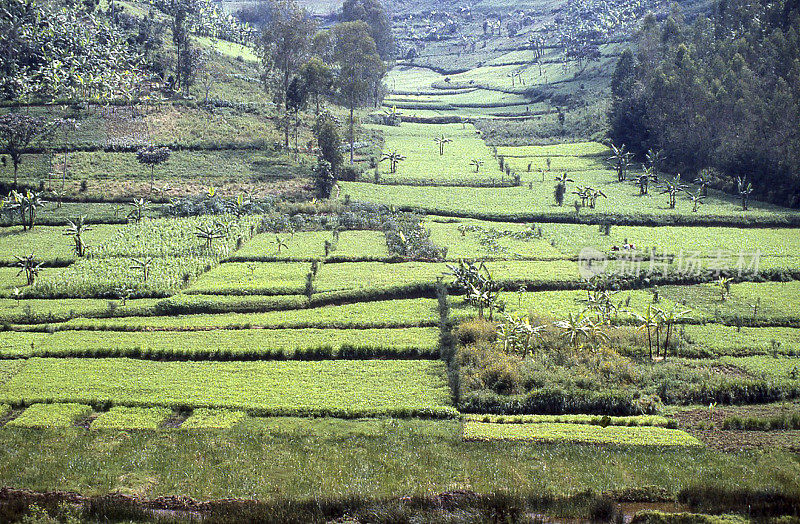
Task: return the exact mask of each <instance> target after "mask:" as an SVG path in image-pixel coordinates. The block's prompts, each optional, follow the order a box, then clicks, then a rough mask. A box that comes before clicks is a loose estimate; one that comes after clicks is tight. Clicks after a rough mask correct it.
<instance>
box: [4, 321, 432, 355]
mask: <svg viewBox="0 0 800 524" xmlns="http://www.w3.org/2000/svg"><path fill="white" fill-rule="evenodd" d="M437 336H438V332H437V330H436V329H435V328H404V329H312V328H308V329H222V330H204V331H185V332H183V331H181V332H176V331H157V332H136V331H125V332H115V333H109V332H105V331H72V330H68V331H57V332H55V333H53V334H49V335H44V336H42V334H39V333H36V334H27V333H15V332H0V348H1V349H2V351H3V353H2V354H1V355H2V356H3V357H18V356H24V355H34V356H106V355H108V356H139V355H143V356H152V357H163V358H173V357H188V358H193V357H194V358H209V357H212V358H213V357H218V356H225V357H228V358H230V357H237V356H238V357H250V358H253V357H262V358H269V357H276V356H277V357H279V358H283V357H288V358H297V357H299V358H303V356H305V355H307V354H312V353H314V352H316V351H319V350H324V349H327V350H330V351H331V352H332V356H336V355H337V354H338V353H339V352H340V351H342V349H354V348H355V349H359V350H362V351H368V352H377V353H381V354H389V355H397V356H406V355H427V356H437V355H438V346H437ZM29 340H30V342H29ZM6 347H8V353H6V352H5V350H6Z"/></svg>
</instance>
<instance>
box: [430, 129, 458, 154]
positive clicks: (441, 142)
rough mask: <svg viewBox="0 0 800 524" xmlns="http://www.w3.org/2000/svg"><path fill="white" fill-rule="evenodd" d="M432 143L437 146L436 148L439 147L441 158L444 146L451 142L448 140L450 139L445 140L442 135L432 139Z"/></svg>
mask: <svg viewBox="0 0 800 524" xmlns="http://www.w3.org/2000/svg"><path fill="white" fill-rule="evenodd" d="M433 141H434V142H436V144H438V146H439V156H442V155H444V145H445V144H449V143H450V142H452V141H453V140H452V139H450V138H447V137H446V136H444V134H442V136H437V137H436V138H434V139H433Z"/></svg>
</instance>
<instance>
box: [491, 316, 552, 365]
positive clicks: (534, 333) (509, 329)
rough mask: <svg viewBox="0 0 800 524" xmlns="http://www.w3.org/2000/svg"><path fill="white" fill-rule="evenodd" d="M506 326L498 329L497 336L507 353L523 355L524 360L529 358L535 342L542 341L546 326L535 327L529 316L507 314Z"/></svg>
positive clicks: (503, 325) (500, 326) (501, 325)
mask: <svg viewBox="0 0 800 524" xmlns="http://www.w3.org/2000/svg"><path fill="white" fill-rule="evenodd" d="M504 316H505V319H506V322H505V324H500V325H499V326H498V328H497V336H498V338H499V339H500V340H502V341H503V348H504V350H505V351H506V352H507V353H511V352H515V353H517V352H518V353H521V354H522V358H525V357H526V356H528V354H529V353H530V352H531V349H532V348H533V341H534V340H541V339H542V331H543V330H544V329H545V326H534V325H532V324H531V322H530V319H529V318H528V317H527V316H513V315H508V314H505V313H504Z"/></svg>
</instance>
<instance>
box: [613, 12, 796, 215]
mask: <svg viewBox="0 0 800 524" xmlns="http://www.w3.org/2000/svg"><path fill="white" fill-rule="evenodd" d="M634 44H635V45H634V46H632V49H633V50H628V51H626V52H625V53H624V54H623V55H622V56H621V58H620V60H619V63H618V65H617V68H616V71H615V72H614V77H613V80H612V84H611V88H612V96H613V105H612V108H611V112H610V126H611V129H610V132H609V135H610V137H611V139H612V140H614V141H615V143H625V144H626V145H627V146H628V147H629V148H630V149H631V150H632V151H633V152H635V153H637V154H638V155H641V156H642V157H644V155H645V153H646V151H648V150H649V149H654V150H655V149H663V151H664V152H665V156H666V158H665V163H666V165H668V166H669V168H670V169H671V170H674V171H680V172H683V173H686V174H693V175H695V176H702V177H703V178H704V179H706V180H708V182H709V184H711V185H713V186H716V187H718V188H720V189H725V190H727V191H731V192H736V191H737V190H738V187H737V185H738V179H739V177H742V178H745V177H746V178H747V181H748V183H752V185H753V189H754V190H755V192H756V193H757V194H759V195H760V196H762V197H763V198H765V199H768V200H770V201H773V202H776V203H780V204H783V205H788V206H791V207H797V206H798V205H800V59H798V57H800V6H799V5H798V4H797V2H793V1H791V0H778V1H768V0H762V1H758V2H748V1H744V0H731V1H729V0H723V1H721V2H719V3H717V4H716V6H715V8H714V11H713V13H712V14H711V15H710V16H709V17H705V16H700V17H697V18H696V19H695V20H694V21H692V22H691V23H688V22H686V21H685V20H684V19H683V18H682V17H681V16H680V14H677V13H676V14H673V15H672V16H670V17H668V18H667V19H666V20H665V21H663V22H661V23H659V22H658V21H657V20H656V18H655V17H653V16H649V17H647V18H645V19H644V21H643V23H642V25H641V27H640V29H639V31H638V35H637V37H636V39H635V42H634Z"/></svg>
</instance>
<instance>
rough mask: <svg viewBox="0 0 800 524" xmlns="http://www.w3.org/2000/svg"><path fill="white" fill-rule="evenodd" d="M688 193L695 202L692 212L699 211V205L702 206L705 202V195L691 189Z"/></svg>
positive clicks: (693, 202)
mask: <svg viewBox="0 0 800 524" xmlns="http://www.w3.org/2000/svg"><path fill="white" fill-rule="evenodd" d="M686 195H688V197H689V200H691V202H692V204H693V206H692V213H697V209H698V207H699V206H701V205H702V204H703V203H704V202H703V198H704V197H703V195H701V194H699V193H692V192H691V191H687V192H686Z"/></svg>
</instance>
